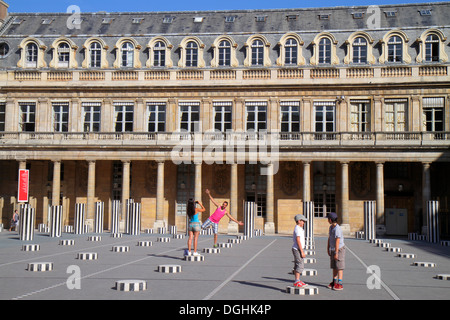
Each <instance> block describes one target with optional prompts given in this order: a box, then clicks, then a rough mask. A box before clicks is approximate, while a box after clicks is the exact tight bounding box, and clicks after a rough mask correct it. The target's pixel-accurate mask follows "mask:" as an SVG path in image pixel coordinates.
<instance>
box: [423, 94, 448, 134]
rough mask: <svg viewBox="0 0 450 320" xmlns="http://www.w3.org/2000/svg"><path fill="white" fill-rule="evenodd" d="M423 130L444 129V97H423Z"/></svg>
mask: <svg viewBox="0 0 450 320" xmlns="http://www.w3.org/2000/svg"><path fill="white" fill-rule="evenodd" d="M422 109H423V114H422V123H423V124H422V130H423V131H427V132H436V131H437V132H439V131H444V98H441V97H436V98H423V104H422Z"/></svg>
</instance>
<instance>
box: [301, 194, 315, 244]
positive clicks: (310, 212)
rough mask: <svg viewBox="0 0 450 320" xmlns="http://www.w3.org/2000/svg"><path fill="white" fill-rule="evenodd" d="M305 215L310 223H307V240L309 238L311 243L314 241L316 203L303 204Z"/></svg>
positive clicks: (306, 202) (307, 202)
mask: <svg viewBox="0 0 450 320" xmlns="http://www.w3.org/2000/svg"><path fill="white" fill-rule="evenodd" d="M303 215H304V216H305V218H306V219H308V221H306V223H305V225H306V226H305V228H304V229H305V238H309V240H310V241H312V240H314V202H313V201H305V202H303Z"/></svg>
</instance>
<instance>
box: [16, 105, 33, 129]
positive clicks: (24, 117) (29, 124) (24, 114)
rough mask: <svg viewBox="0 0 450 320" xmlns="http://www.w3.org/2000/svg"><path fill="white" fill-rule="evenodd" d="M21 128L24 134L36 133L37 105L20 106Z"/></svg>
mask: <svg viewBox="0 0 450 320" xmlns="http://www.w3.org/2000/svg"><path fill="white" fill-rule="evenodd" d="M19 127H20V129H21V131H22V132H34V131H35V129H36V103H34V102H21V103H20V104H19Z"/></svg>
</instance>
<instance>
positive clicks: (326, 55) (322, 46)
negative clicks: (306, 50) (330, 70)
mask: <svg viewBox="0 0 450 320" xmlns="http://www.w3.org/2000/svg"><path fill="white" fill-rule="evenodd" d="M330 63H331V40H330V39H328V38H325V37H323V38H322V39H320V42H319V64H330Z"/></svg>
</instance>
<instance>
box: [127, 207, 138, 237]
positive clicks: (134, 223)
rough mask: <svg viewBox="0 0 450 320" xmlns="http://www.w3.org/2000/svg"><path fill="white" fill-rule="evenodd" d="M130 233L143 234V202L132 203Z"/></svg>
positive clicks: (129, 220) (133, 234) (129, 221)
mask: <svg viewBox="0 0 450 320" xmlns="http://www.w3.org/2000/svg"><path fill="white" fill-rule="evenodd" d="M128 234H130V235H132V236H138V235H140V234H141V204H140V203H135V202H133V203H131V204H130V208H129V217H128Z"/></svg>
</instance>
